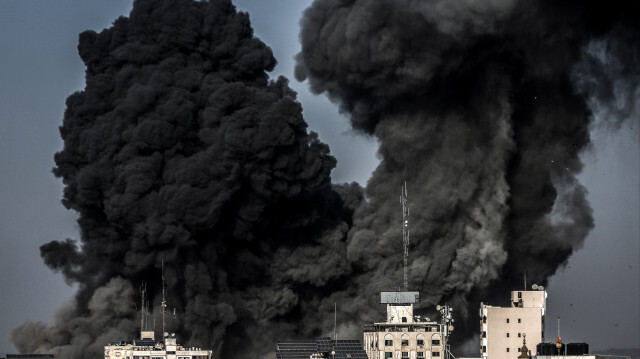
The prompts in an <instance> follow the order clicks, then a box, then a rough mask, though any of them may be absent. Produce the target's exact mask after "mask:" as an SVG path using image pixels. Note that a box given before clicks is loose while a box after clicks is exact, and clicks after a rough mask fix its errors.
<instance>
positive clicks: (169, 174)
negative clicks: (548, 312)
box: [12, 0, 638, 358]
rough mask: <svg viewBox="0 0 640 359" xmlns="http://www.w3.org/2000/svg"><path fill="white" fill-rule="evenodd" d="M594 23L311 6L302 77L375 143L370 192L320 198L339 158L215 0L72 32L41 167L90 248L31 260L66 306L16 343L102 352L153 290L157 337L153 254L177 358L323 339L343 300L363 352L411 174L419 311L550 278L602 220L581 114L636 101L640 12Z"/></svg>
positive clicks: (519, 13) (265, 57)
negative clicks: (55, 130) (51, 146)
mask: <svg viewBox="0 0 640 359" xmlns="http://www.w3.org/2000/svg"><path fill="white" fill-rule="evenodd" d="M607 6H608V8H607V9H599V8H595V7H593V8H591V7H588V6H585V5H581V4H574V3H564V2H559V1H549V2H545V1H538V2H531V1H516V0H513V1H507V0H505V1H492V2H474V1H444V0H440V1H410V0H403V1H400V0H393V1H391V0H381V1H364V0H363V1H356V0H351V1H348V0H341V1H337V0H333V1H324V0H321V1H316V2H315V3H314V4H313V6H312V7H311V8H310V9H309V10H307V12H306V13H305V17H304V19H303V22H302V33H301V40H302V52H301V53H300V55H299V57H298V68H297V76H298V77H299V79H307V80H308V81H309V83H310V85H311V87H312V89H313V90H314V91H315V92H318V93H320V92H324V93H326V94H328V96H330V97H331V98H332V99H333V100H334V101H336V102H338V103H339V104H340V106H341V108H342V110H343V111H345V112H347V113H349V114H350V117H351V121H352V123H353V126H354V128H355V129H356V130H358V131H362V132H364V133H367V134H373V135H375V136H376V137H377V138H378V139H379V140H380V150H379V151H380V153H379V154H380V157H381V159H382V161H381V163H380V165H379V167H378V168H377V169H376V171H375V173H374V174H373V176H372V178H371V179H370V181H369V183H368V184H367V187H366V190H364V191H363V189H362V188H361V187H360V186H359V185H357V184H351V185H340V186H338V185H333V184H331V180H330V172H331V170H332V168H333V167H334V166H335V159H334V158H333V157H332V156H331V155H330V154H329V148H328V147H327V146H326V145H325V144H323V143H321V142H320V141H319V140H318V138H317V135H315V134H314V133H313V132H310V131H308V129H307V124H306V123H305V121H304V120H303V118H302V114H301V106H300V104H299V103H298V102H297V101H296V99H295V98H296V95H295V93H294V92H293V91H292V90H291V89H290V88H289V87H288V85H287V81H286V79H284V78H279V79H277V80H275V81H273V80H271V79H269V77H268V75H267V72H268V71H270V70H271V69H273V67H274V65H275V59H274V58H273V55H272V53H271V50H270V49H269V48H268V47H267V46H266V45H265V44H263V43H262V42H260V41H259V40H258V39H256V38H255V37H254V36H253V32H252V30H251V27H250V25H249V19H248V16H247V15H246V14H243V13H237V12H236V10H235V8H234V7H233V5H232V4H231V3H230V1H229V0H214V1H208V2H195V1H191V0H137V1H136V2H135V3H134V8H133V10H132V12H131V14H130V16H129V17H128V18H125V17H122V18H119V19H117V20H116V21H115V22H114V24H113V26H112V27H111V28H109V29H106V30H104V31H102V32H100V33H95V32H91V31H88V32H85V33H83V34H81V35H80V44H79V47H78V48H79V52H80V56H81V57H82V59H83V61H84V62H85V64H86V66H87V72H86V87H85V89H84V90H83V91H81V92H78V93H75V94H73V95H71V96H70V97H69V98H68V100H67V110H66V112H65V116H64V122H63V125H62V127H61V129H60V131H61V135H62V137H63V139H64V148H63V150H61V151H60V152H59V153H57V154H56V156H55V161H56V167H55V169H54V173H55V175H56V176H58V177H60V178H62V180H63V182H64V184H65V192H64V199H63V204H64V205H65V206H66V207H67V208H69V209H72V210H74V211H76V212H78V213H79V219H78V224H79V228H80V240H78V241H75V240H71V239H67V240H64V241H53V242H51V243H48V244H46V245H44V246H42V247H41V254H42V257H43V259H44V261H45V263H46V264H47V265H48V266H49V267H51V268H52V269H53V270H55V271H60V272H62V273H63V274H64V276H65V278H66V280H67V281H69V282H70V283H75V284H77V285H78V288H79V290H78V293H77V295H76V297H75V298H74V301H73V302H71V303H68V304H67V305H65V306H64V307H63V308H61V309H60V310H59V312H58V313H57V314H56V318H54V321H53V323H52V324H51V325H47V324H43V323H33V322H26V323H24V324H23V325H22V326H20V327H18V328H16V329H14V331H13V332H12V340H13V342H14V343H15V345H16V346H17V348H18V349H19V350H20V351H23V352H31V351H35V352H55V353H57V354H58V356H59V357H64V358H85V357H90V356H99V355H101V354H100V352H101V351H102V347H103V345H105V344H106V343H107V342H108V341H113V340H121V339H133V338H135V337H137V331H138V330H139V323H140V322H139V308H136V304H137V303H139V297H138V293H137V288H139V286H140V285H142V284H143V283H146V285H147V288H148V290H149V295H150V300H151V304H152V308H154V309H155V311H154V318H155V322H156V329H157V332H158V333H157V335H159V326H160V317H159V315H158V310H157V309H158V305H159V302H160V300H161V299H160V297H161V286H160V269H161V266H162V262H163V261H164V271H165V277H166V280H167V288H168V294H169V297H168V302H169V307H170V308H172V307H175V308H176V312H177V313H178V315H177V317H176V318H173V316H172V315H170V316H169V317H170V320H169V330H171V331H175V332H176V335H177V337H178V338H179V340H180V342H181V343H183V344H185V345H187V346H197V347H207V348H209V347H210V348H214V349H215V351H216V353H215V354H216V357H225V358H241V357H242V358H244V357H265V356H268V355H272V352H273V350H274V345H275V341H276V339H278V338H279V339H284V338H301V337H313V336H317V335H322V334H329V333H330V332H331V331H332V329H333V316H332V315H331V314H330V313H332V311H333V309H334V303H335V302H337V303H338V311H339V317H340V318H341V324H340V325H339V328H338V332H339V336H340V337H341V338H345V337H348V338H359V337H360V336H361V325H362V324H363V323H367V322H373V321H378V320H380V318H382V317H381V310H382V309H383V308H380V306H379V304H378V298H379V297H378V292H379V291H380V290H395V289H397V288H398V287H399V285H400V284H401V278H402V276H401V264H402V260H401V252H402V251H401V240H400V239H401V222H400V220H401V212H400V204H399V203H398V202H397V198H398V195H399V190H400V186H401V183H402V181H403V180H406V181H407V182H408V186H409V195H410V206H411V218H410V228H411V231H412V234H411V256H410V273H411V276H410V285H411V289H415V290H420V291H421V293H422V297H423V300H424V301H423V303H422V304H421V305H422V307H423V309H425V310H428V309H429V308H430V305H432V304H435V303H438V302H448V303H449V304H452V305H454V306H455V307H456V308H457V309H458V313H467V311H469V310H471V313H475V308H476V307H477V303H478V301H479V300H481V299H482V300H488V299H491V297H490V296H489V294H488V293H496V294H498V295H499V296H501V297H502V296H504V293H506V291H507V290H508V289H511V288H512V287H513V286H514V285H515V284H514V283H518V284H519V283H521V282H520V278H521V275H522V271H523V270H527V273H528V278H530V279H529V280H530V281H537V282H538V283H539V284H545V282H546V279H547V278H548V277H549V276H550V275H551V274H553V273H554V272H555V270H556V269H557V268H558V266H560V265H562V264H563V263H564V262H565V261H566V259H567V258H568V256H569V255H570V254H571V253H572V251H573V250H574V249H575V248H578V247H579V246H580V245H581V244H582V242H583V240H584V237H585V235H586V234H587V233H588V231H589V230H590V228H592V226H593V218H592V215H591V209H590V208H589V205H588V203H586V201H585V189H584V188H583V187H582V186H581V185H580V184H579V183H578V182H577V181H576V177H575V176H576V174H577V173H579V171H580V169H581V167H582V164H581V162H580V159H579V157H578V156H579V153H580V152H581V151H582V150H583V149H584V148H586V147H587V146H588V144H589V126H590V125H591V123H592V117H591V112H590V109H589V108H588V106H587V103H589V104H601V105H600V106H601V107H603V108H608V106H611V103H612V99H613V100H617V99H618V98H620V94H619V92H622V93H625V94H628V93H629V91H627V90H625V89H620V88H621V87H620V86H623V85H624V86H630V87H631V89H630V91H632V92H631V93H637V82H633V81H627V82H625V81H622V82H621V80H620V77H622V76H627V75H629V74H632V75H634V76H636V75H637V74H638V72H637V71H638V70H637V66H632V65H630V64H633V61H637V58H638V57H637V54H638V52H637V51H638V50H637V45H635V44H636V43H637V41H635V40H636V39H637V34H638V28H637V24H638V22H637V21H634V19H637V17H636V18H633V16H636V15H637V14H638V9H637V6H636V7H633V4H630V3H615V2H614V3H608V4H607ZM621 14H626V15H625V16H628V17H627V18H624V16H622V15H621ZM625 44H626V45H625ZM614 48H615V49H617V50H616V51H613V50H611V51H610V49H614ZM629 48H631V50H628V49H629ZM603 54H604V55H603ZM634 56H635V57H634ZM634 59H636V60H634ZM611 63H616V64H621V65H620V67H619V69H618V70H616V71H609V70H608V69H609V64H611ZM600 78H604V79H607V81H608V84H609V90H606V91H605V90H603V89H602V88H601V87H600V86H599V85H598V83H599V82H600V81H601V80H600ZM633 91H635V92H633ZM624 98H625V101H626V102H625V104H624V105H621V103H618V102H616V105H615V106H617V107H615V106H614V107H611V108H615V109H617V111H618V112H619V114H620V116H623V115H624V114H627V113H635V114H636V115H637V96H634V95H629V96H626V97H624ZM594 106H595V105H594ZM634 111H635V112H634ZM608 113H610V111H608ZM620 116H618V115H615V116H613V115H612V117H615V119H616V121H617V119H618V118H621V117H620ZM631 116H633V115H631ZM498 279H499V280H500V281H498ZM376 308H377V309H378V311H376V310H375V309H376ZM469 318H472V317H471V316H469ZM475 322H476V320H472V323H475ZM472 329H475V326H474V327H472ZM456 333H458V331H456ZM457 338H464V335H462V336H457Z"/></svg>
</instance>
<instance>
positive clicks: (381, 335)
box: [363, 292, 453, 359]
mask: <svg viewBox="0 0 640 359" xmlns="http://www.w3.org/2000/svg"><path fill="white" fill-rule="evenodd" d="M419 299H420V298H419V293H418V292H382V293H380V302H381V303H382V304H386V305H387V321H386V322H381V323H374V324H370V325H365V326H364V343H363V346H364V350H365V351H366V352H367V356H368V358H369V359H385V358H396V359H400V358H401V359H422V358H433V359H439V358H442V359H444V357H446V353H448V350H447V336H448V333H449V332H450V331H451V330H453V327H452V326H451V325H450V323H451V322H452V321H453V320H452V318H451V308H449V307H442V308H440V307H438V310H440V312H441V313H442V314H443V321H442V322H441V323H440V324H439V323H438V322H436V321H431V320H430V319H429V318H421V317H420V316H415V315H414V313H413V305H414V304H415V303H417V302H418V301H419Z"/></svg>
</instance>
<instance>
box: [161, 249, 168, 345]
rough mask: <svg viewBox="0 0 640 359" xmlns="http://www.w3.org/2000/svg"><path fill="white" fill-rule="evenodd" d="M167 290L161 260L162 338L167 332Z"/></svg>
mask: <svg viewBox="0 0 640 359" xmlns="http://www.w3.org/2000/svg"><path fill="white" fill-rule="evenodd" d="M166 294H167V289H166V287H165V284H164V259H163V260H162V337H163V338H164V335H165V333H166V332H167V311H166V308H167V298H166Z"/></svg>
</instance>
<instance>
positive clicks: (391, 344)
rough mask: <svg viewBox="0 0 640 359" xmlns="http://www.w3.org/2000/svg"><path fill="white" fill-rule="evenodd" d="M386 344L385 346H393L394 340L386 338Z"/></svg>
mask: <svg viewBox="0 0 640 359" xmlns="http://www.w3.org/2000/svg"><path fill="white" fill-rule="evenodd" d="M384 346H385V347H391V346H393V340H389V339H385V340H384Z"/></svg>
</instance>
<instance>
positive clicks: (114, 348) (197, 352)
mask: <svg viewBox="0 0 640 359" xmlns="http://www.w3.org/2000/svg"><path fill="white" fill-rule="evenodd" d="M163 339H164V340H163V342H162V343H156V342H155V341H154V333H153V332H152V331H142V332H140V339H139V340H134V341H133V342H115V343H109V344H108V345H106V346H105V347H104V358H105V359H211V353H212V351H211V350H203V349H200V348H184V347H183V346H182V345H179V344H177V343H176V338H175V335H173V334H172V335H168V334H167V333H165V335H164V338H163Z"/></svg>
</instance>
